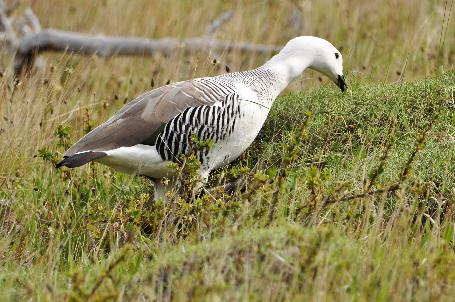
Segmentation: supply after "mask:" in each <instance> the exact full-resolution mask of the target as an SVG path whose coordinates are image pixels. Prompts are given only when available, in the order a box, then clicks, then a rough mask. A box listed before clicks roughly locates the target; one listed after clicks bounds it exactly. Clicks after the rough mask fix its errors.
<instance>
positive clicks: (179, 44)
mask: <svg viewBox="0 0 455 302" xmlns="http://www.w3.org/2000/svg"><path fill="white" fill-rule="evenodd" d="M7 11H8V8H7V7H6V6H5V4H4V2H3V0H0V42H1V41H3V42H5V43H6V45H7V46H8V50H9V51H10V52H11V53H14V60H13V68H14V72H15V74H16V76H17V75H20V74H22V73H24V72H25V73H26V72H29V71H30V70H31V68H32V66H33V65H34V64H36V62H35V60H36V58H37V56H38V55H39V54H40V53H42V52H45V51H54V52H69V53H77V54H81V55H88V56H90V55H98V56H101V57H109V56H120V55H125V56H152V55H154V54H157V53H162V54H165V55H169V54H171V53H172V52H174V51H176V50H183V51H186V52H197V51H206V52H207V51H208V52H211V53H213V54H214V55H215V56H217V57H218V60H219V59H220V58H219V55H218V53H219V52H224V51H228V52H229V51H240V52H255V53H271V52H274V51H279V50H280V47H277V46H272V45H263V44H251V43H231V42H228V41H222V40H217V39H214V38H213V37H214V35H215V33H216V31H217V30H218V29H219V28H220V27H221V26H222V25H223V24H224V23H226V22H227V21H228V20H229V19H230V18H231V17H232V12H231V11H229V12H225V13H223V14H221V15H220V16H219V17H218V18H216V19H215V20H214V21H213V22H212V23H211V24H210V25H209V26H207V29H206V33H205V35H203V36H201V37H193V38H188V39H183V40H180V39H175V38H161V39H147V38H140V37H112V36H104V35H90V34H82V33H77V32H68V31H62V30H57V29H52V28H48V29H41V25H40V22H39V20H38V18H37V17H36V16H35V14H34V13H33V11H32V10H31V9H27V10H26V11H25V13H24V16H23V17H22V18H21V19H19V20H17V21H16V22H13V19H12V18H11V17H10V16H9V15H8V13H7ZM14 27H16V28H14Z"/></svg>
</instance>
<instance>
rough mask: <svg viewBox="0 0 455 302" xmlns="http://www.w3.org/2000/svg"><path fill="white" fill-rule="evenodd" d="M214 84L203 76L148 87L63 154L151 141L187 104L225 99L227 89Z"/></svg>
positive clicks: (191, 105) (192, 104) (195, 105)
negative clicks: (196, 78) (155, 87)
mask: <svg viewBox="0 0 455 302" xmlns="http://www.w3.org/2000/svg"><path fill="white" fill-rule="evenodd" d="M215 86H216V83H214V82H213V81H210V80H209V78H203V79H198V80H190V81H184V82H178V83H175V84H170V85H166V86H163V87H160V88H157V89H155V90H152V91H149V92H147V93H145V94H143V95H141V96H139V97H137V98H136V99H134V100H133V101H131V102H130V103H128V104H127V105H125V106H124V107H123V108H122V109H120V110H119V111H118V112H117V113H116V114H115V115H114V116H113V117H112V118H110V119H109V120H107V121H106V122H104V123H103V124H101V125H100V126H98V127H96V128H95V129H93V130H92V131H91V132H89V133H88V134H87V135H85V136H84V137H82V138H81V139H80V140H79V141H78V142H77V143H75V144H74V145H73V146H72V147H71V148H69V149H68V150H67V151H66V152H65V154H64V157H65V158H69V157H71V156H74V155H75V154H78V153H81V152H88V151H91V152H93V154H97V153H96V152H98V153H99V152H101V153H102V151H108V150H112V149H115V148H119V147H129V146H133V145H136V144H141V143H144V142H150V141H151V140H152V139H153V137H156V133H155V132H157V130H158V129H160V127H162V125H163V124H165V123H166V122H168V121H170V120H171V119H172V118H174V117H175V116H176V115H178V114H179V113H182V112H183V111H184V110H185V109H186V108H188V107H197V106H203V105H213V104H214V103H216V102H217V101H221V100H223V99H224V97H225V96H226V95H227V89H219V87H218V88H217V87H215ZM99 155H100V154H99ZM87 156H88V154H86V155H85V157H84V158H85V160H83V161H86V160H87ZM99 157H100V156H99ZM96 158H98V157H96ZM96 158H94V159H96ZM91 160H93V159H91ZM88 161H90V160H88ZM88 161H86V162H88ZM81 164H84V163H81ZM63 165H65V164H63Z"/></svg>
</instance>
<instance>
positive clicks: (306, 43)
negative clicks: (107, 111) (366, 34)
mask: <svg viewBox="0 0 455 302" xmlns="http://www.w3.org/2000/svg"><path fill="white" fill-rule="evenodd" d="M306 68H311V69H314V70H317V71H319V72H321V73H323V74H324V75H326V76H327V77H328V78H330V79H331V80H332V81H333V82H334V83H335V84H336V85H338V87H339V88H340V89H341V90H342V91H344V90H345V89H346V82H345V79H344V76H343V59H342V56H341V53H340V52H339V51H338V50H337V49H336V48H335V47H334V46H333V45H332V44H331V43H329V42H328V41H326V40H324V39H321V38H317V37H311V36H301V37H297V38H294V39H292V40H290V41H289V42H288V43H287V44H286V45H285V46H284V47H283V49H282V50H281V51H280V52H279V53H278V54H277V55H275V56H273V57H272V58H271V59H270V60H269V61H267V62H266V63H265V64H264V65H262V66H260V67H258V68H256V69H253V70H249V71H242V72H233V73H228V74H223V75H219V76H215V77H205V78H197V79H193V80H187V81H182V82H178V83H174V84H169V85H166V86H162V87H160V88H157V89H154V90H151V91H149V92H146V93H144V94H143V95H141V96H138V97H137V98H136V99H134V100H133V101H131V102H130V103H128V104H126V105H125V106H124V107H123V108H122V109H120V111H118V112H117V113H116V114H115V115H114V116H113V117H111V118H110V119H109V120H107V121H106V122H104V123H103V124H101V125H100V126H98V127H97V128H95V129H94V130H92V131H91V132H89V133H88V134H87V135H85V136H84V137H82V138H81V139H80V140H79V141H78V142H77V143H76V144H74V145H73V146H72V147H71V148H69V149H68V150H67V151H66V152H65V154H64V159H63V160H62V161H61V162H60V163H58V164H57V167H61V166H66V167H69V168H74V167H79V166H82V165H84V164H86V163H88V162H90V161H96V162H99V163H102V164H105V165H108V166H110V167H112V168H114V169H116V170H119V171H123V172H126V173H131V174H136V175H143V176H147V177H149V178H151V179H152V180H154V184H155V198H156V199H157V198H162V197H163V196H164V195H163V194H164V192H165V191H164V187H163V184H162V183H161V179H162V178H163V177H171V176H172V174H173V173H174V171H175V168H172V167H171V165H170V164H171V163H172V162H178V161H179V158H180V155H182V154H187V153H188V152H190V150H191V149H192V144H193V140H192V136H193V135H195V136H196V137H197V138H198V139H199V140H203V141H211V142H212V146H211V148H205V149H203V150H199V151H197V156H198V158H199V160H200V162H201V168H200V170H199V176H200V177H201V181H204V180H206V179H207V177H208V176H209V173H210V171H212V170H213V169H216V168H218V167H221V166H223V165H226V164H228V163H230V162H232V161H233V160H235V159H236V158H237V157H238V156H239V155H240V154H242V152H244V151H245V149H246V148H248V146H250V144H251V143H252V142H253V140H254V139H255V137H256V136H257V134H258V133H259V130H260V129H261V127H262V125H263V124H264V121H265V120H266V118H267V115H268V113H269V111H270V107H271V106H272V104H273V102H274V100H275V99H276V97H277V96H278V95H279V94H280V93H281V91H283V90H284V89H285V88H286V87H287V86H288V85H289V83H291V82H292V81H293V80H294V79H295V78H296V77H298V76H299V75H300V74H302V72H303V71H304V70H305V69H306Z"/></svg>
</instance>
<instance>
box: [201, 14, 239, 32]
mask: <svg viewBox="0 0 455 302" xmlns="http://www.w3.org/2000/svg"><path fill="white" fill-rule="evenodd" d="M232 15H233V14H232V11H227V12H224V13H222V14H221V15H220V16H219V17H218V18H216V19H215V20H213V21H212V23H210V25H209V26H207V31H206V35H207V37H212V36H213V35H214V34H215V33H216V31H217V30H218V29H219V28H220V27H221V26H223V24H224V23H226V22H227V21H229V20H230V19H231V18H232Z"/></svg>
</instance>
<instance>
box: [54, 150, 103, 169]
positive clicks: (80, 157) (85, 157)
mask: <svg viewBox="0 0 455 302" xmlns="http://www.w3.org/2000/svg"><path fill="white" fill-rule="evenodd" d="M106 155H107V154H106V153H104V152H101V151H86V152H81V153H76V154H74V155H71V156H64V157H63V160H62V161H61V162H59V163H58V164H56V165H55V167H56V168H60V167H63V166H65V167H68V168H76V167H80V166H82V165H85V164H86V163H88V162H91V161H93V160H95V159H98V158H101V157H104V156H106Z"/></svg>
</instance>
